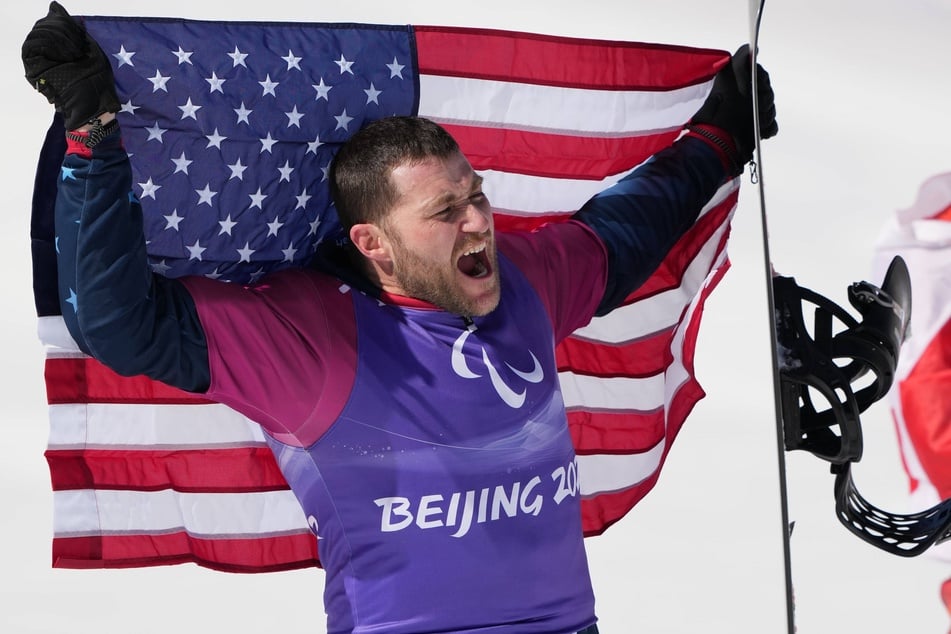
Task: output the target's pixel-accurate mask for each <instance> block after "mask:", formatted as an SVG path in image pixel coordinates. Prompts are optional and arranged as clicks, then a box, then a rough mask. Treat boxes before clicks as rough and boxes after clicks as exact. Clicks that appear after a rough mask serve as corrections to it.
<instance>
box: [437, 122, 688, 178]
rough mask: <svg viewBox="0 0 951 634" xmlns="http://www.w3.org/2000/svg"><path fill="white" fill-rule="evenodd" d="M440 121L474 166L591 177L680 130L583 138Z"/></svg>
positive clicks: (641, 155) (625, 164)
mask: <svg viewBox="0 0 951 634" xmlns="http://www.w3.org/2000/svg"><path fill="white" fill-rule="evenodd" d="M442 126H443V127H444V128H446V130H448V131H449V133H450V134H452V136H453V138H455V139H456V141H457V142H458V143H459V147H460V148H461V149H462V153H463V154H465V155H466V158H468V159H469V162H470V163H471V164H472V167H473V169H476V170H487V169H495V170H504V171H506V172H511V173H515V174H526V175H530V176H544V177H550V178H579V179H590V180H600V179H603V178H606V177H608V176H612V175H614V174H620V173H622V172H626V171H628V170H631V169H633V168H634V167H636V166H637V165H640V164H641V163H643V162H644V161H646V160H647V159H648V158H649V157H650V156H651V155H652V154H655V153H656V152H658V151H659V150H661V149H663V148H665V147H667V146H668V145H670V144H671V143H673V141H674V140H675V139H676V138H677V136H678V135H679V134H680V130H673V131H668V132H660V133H657V134H644V135H641V136H625V137H595V136H591V137H587V136H574V135H566V134H547V133H543V132H532V131H527V130H514V129H507V128H488V127H479V126H470V125H455V124H452V123H449V122H444V123H442ZM542 157H543V159H544V160H542Z"/></svg>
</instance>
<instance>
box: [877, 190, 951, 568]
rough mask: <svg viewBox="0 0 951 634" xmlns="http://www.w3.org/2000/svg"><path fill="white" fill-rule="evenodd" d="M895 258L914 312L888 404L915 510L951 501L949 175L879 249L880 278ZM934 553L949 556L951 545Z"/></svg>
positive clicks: (900, 217) (892, 224)
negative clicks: (903, 270)
mask: <svg viewBox="0 0 951 634" xmlns="http://www.w3.org/2000/svg"><path fill="white" fill-rule="evenodd" d="M895 255H900V256H901V257H902V258H904V260H905V263H906V264H907V265H908V272H909V275H910V276H911V287H912V309H911V320H910V323H909V332H908V336H907V338H906V339H905V343H904V344H903V346H902V350H901V355H900V357H899V360H898V368H897V371H896V377H895V383H894V385H893V387H892V390H891V392H890V393H889V402H890V406H891V409H892V413H893V415H894V419H895V427H896V432H897V435H898V442H899V448H900V452H901V457H902V464H903V466H904V468H905V471H906V473H907V474H908V482H909V492H910V505H911V507H912V509H914V510H921V509H925V508H930V507H931V506H933V505H935V504H937V503H939V502H941V501H943V500H947V499H949V498H951V172H949V173H944V174H937V175H935V176H932V177H931V178H929V179H928V180H926V181H925V182H924V183H923V184H922V185H921V187H920V189H919V191H918V197H917V200H915V202H914V204H913V205H912V206H911V207H909V208H908V209H903V210H900V211H898V212H897V213H896V214H895V215H894V216H893V217H892V219H891V220H890V221H889V223H888V224H887V226H886V227H885V228H884V230H883V232H882V235H881V237H880V239H879V242H878V244H877V245H876V255H875V268H876V274H878V275H879V277H881V274H882V273H883V272H884V270H885V268H886V267H887V266H888V262H889V261H891V258H892V257H894V256H895ZM930 552H931V554H933V555H937V556H939V557H942V558H949V559H951V546H949V545H948V544H943V545H940V544H939V545H938V546H936V547H934V548H933V549H932V550H931V551H930Z"/></svg>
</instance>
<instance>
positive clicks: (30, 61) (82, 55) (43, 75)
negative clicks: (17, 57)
mask: <svg viewBox="0 0 951 634" xmlns="http://www.w3.org/2000/svg"><path fill="white" fill-rule="evenodd" d="M21 53H22V57H23V69H24V70H25V71H26V79H27V81H29V82H30V85H31V86H33V87H34V88H36V89H37V90H38V91H40V92H41V93H43V95H44V96H45V97H46V98H47V99H48V100H49V102H50V103H51V104H53V105H54V106H56V110H57V111H58V112H60V113H61V114H62V115H63V118H64V119H65V122H66V129H67V130H75V129H76V128H79V127H80V126H82V125H83V124H85V123H86V122H88V121H89V120H90V119H95V118H96V117H98V116H99V115H101V114H102V113H104V112H118V111H119V108H120V105H119V98H118V97H117V96H116V89H115V80H114V79H113V76H112V66H110V64H109V60H108V59H107V58H106V56H105V54H104V53H103V52H102V49H101V48H99V45H98V44H96V41H95V40H93V39H92V38H91V37H89V34H88V33H86V29H85V28H83V27H82V26H81V25H80V24H79V23H78V22H76V20H74V19H73V17H72V16H70V15H69V13H67V12H66V9H64V8H63V7H62V6H61V5H60V4H59V3H58V2H51V3H50V9H49V13H48V14H47V16H46V17H45V18H42V19H41V20H38V21H37V22H36V24H34V25H33V29H32V30H31V31H30V32H29V34H27V36H26V40H24V42H23V48H22V50H21Z"/></svg>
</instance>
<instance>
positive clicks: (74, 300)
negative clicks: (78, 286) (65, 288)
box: [66, 289, 79, 313]
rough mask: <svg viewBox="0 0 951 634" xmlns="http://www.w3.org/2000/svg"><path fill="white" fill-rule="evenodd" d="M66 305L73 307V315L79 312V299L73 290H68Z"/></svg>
mask: <svg viewBox="0 0 951 634" xmlns="http://www.w3.org/2000/svg"><path fill="white" fill-rule="evenodd" d="M66 303H67V304H69V305H70V306H72V307H73V312H74V313H75V312H78V311H79V297H78V296H77V295H76V291H74V290H73V289H69V298H68V299H67V300H66Z"/></svg>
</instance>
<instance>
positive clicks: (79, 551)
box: [53, 531, 320, 572]
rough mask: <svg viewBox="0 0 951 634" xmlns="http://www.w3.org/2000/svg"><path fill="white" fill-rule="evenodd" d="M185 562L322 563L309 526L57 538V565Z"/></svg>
mask: <svg viewBox="0 0 951 634" xmlns="http://www.w3.org/2000/svg"><path fill="white" fill-rule="evenodd" d="M275 562H280V563H275ZM183 563H194V564H197V565H199V566H202V567H204V568H211V569H213V570H222V571H225V572H278V571H281V570H295V569H299V568H311V567H313V566H320V561H319V560H318V558H317V540H316V539H315V538H314V535H313V534H312V533H309V532H307V533H297V534H294V535H279V536H269V537H256V538H251V539H202V538H200V537H195V536H193V535H189V534H188V533H186V532H184V531H180V532H176V533H166V534H154V533H153V534H148V535H102V536H91V537H55V538H53V567H54V568H82V569H86V568H136V567H139V566H161V565H171V564H183Z"/></svg>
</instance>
